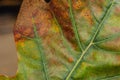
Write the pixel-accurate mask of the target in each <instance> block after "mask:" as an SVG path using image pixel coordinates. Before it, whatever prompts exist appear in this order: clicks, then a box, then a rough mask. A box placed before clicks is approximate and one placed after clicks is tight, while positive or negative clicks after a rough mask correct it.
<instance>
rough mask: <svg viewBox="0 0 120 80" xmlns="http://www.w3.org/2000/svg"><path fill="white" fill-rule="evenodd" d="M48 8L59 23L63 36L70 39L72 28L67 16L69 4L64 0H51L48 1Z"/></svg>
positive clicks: (72, 35) (72, 34) (71, 37)
mask: <svg viewBox="0 0 120 80" xmlns="http://www.w3.org/2000/svg"><path fill="white" fill-rule="evenodd" d="M49 5H50V8H51V11H52V12H53V14H54V15H55V17H56V18H57V20H58V22H59V24H60V25H61V27H62V30H63V32H64V35H65V37H66V38H67V39H68V40H72V39H73V37H74V33H73V30H72V24H71V21H70V17H69V6H68V3H67V2H66V0H64V1H63V0H52V1H51V2H50V4H49Z"/></svg>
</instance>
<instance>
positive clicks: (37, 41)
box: [33, 24, 49, 80]
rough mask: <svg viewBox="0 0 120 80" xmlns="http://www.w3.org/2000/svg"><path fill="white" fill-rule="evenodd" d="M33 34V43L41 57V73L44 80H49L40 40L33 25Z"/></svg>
mask: <svg viewBox="0 0 120 80" xmlns="http://www.w3.org/2000/svg"><path fill="white" fill-rule="evenodd" d="M33 28H34V34H35V38H36V39H35V42H36V44H37V46H38V50H39V52H40V57H41V63H42V68H43V72H44V74H43V75H44V78H45V80H49V77H48V73H47V67H46V61H45V55H44V51H43V47H42V45H41V44H42V43H41V39H40V37H39V35H38V33H37V29H36V25H35V24H34V27H33Z"/></svg>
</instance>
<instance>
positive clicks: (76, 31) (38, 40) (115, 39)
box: [0, 0, 120, 80]
mask: <svg viewBox="0 0 120 80" xmlns="http://www.w3.org/2000/svg"><path fill="white" fill-rule="evenodd" d="M119 2H120V0H51V1H50V2H49V3H46V2H45V1H44V0H24V1H23V4H22V6H21V10H20V12H19V15H18V19H17V21H16V25H15V28H14V36H15V42H16V47H17V50H18V71H17V73H16V76H14V77H12V78H9V77H7V76H0V80H119V79H120V61H119V60H120V35H119V33H120V23H119V22H120V4H119Z"/></svg>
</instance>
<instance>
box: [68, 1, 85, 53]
mask: <svg viewBox="0 0 120 80" xmlns="http://www.w3.org/2000/svg"><path fill="white" fill-rule="evenodd" d="M68 1H69V4H70V19H71V22H72V26H73V30H74V34H75V38H76V40H77V44H78V47H79V48H80V50H81V51H82V52H83V50H84V49H83V47H82V43H81V41H80V35H79V32H78V28H77V25H76V22H75V18H74V15H73V10H72V1H71V0H68Z"/></svg>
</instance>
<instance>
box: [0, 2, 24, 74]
mask: <svg viewBox="0 0 120 80" xmlns="http://www.w3.org/2000/svg"><path fill="white" fill-rule="evenodd" d="M21 3H22V0H0V75H1V74H2V75H8V76H13V75H15V73H16V70H17V52H16V47H15V42H14V36H13V27H14V24H15V21H16V18H17V15H18V12H19V9H20V5H21Z"/></svg>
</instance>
